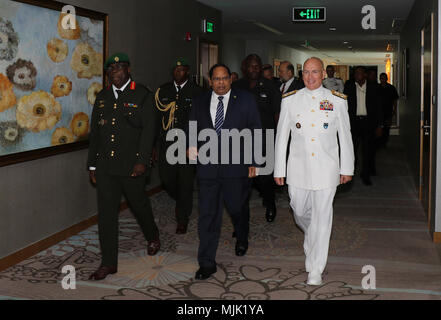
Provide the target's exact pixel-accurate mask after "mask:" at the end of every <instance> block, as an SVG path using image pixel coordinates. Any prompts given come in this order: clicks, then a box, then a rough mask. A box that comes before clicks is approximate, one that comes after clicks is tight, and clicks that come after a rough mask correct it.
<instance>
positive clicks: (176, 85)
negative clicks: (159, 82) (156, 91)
mask: <svg viewBox="0 0 441 320" xmlns="http://www.w3.org/2000/svg"><path fill="white" fill-rule="evenodd" d="M173 82H174V84H175V89H176V92H178V86H180V87H181V90H182V89H183V88H184V87H185V85H186V84H187V82H188V80H187V81H185V82H184V83H183V84H181V85H179V84H177V83H176V81H173Z"/></svg>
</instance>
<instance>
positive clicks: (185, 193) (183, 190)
mask: <svg viewBox="0 0 441 320" xmlns="http://www.w3.org/2000/svg"><path fill="white" fill-rule="evenodd" d="M189 75H190V67H189V65H188V63H187V61H186V60H185V59H178V60H177V61H176V63H175V65H174V67H173V81H172V82H169V83H166V84H164V85H162V86H161V87H160V88H159V89H158V90H157V91H156V95H155V102H156V109H157V114H158V120H159V134H158V136H159V137H158V160H159V176H160V178H161V181H162V185H163V187H164V189H165V190H166V191H167V193H168V194H169V195H170V196H171V197H172V198H173V199H174V200H175V201H176V209H175V215H176V220H177V228H176V233H177V234H185V233H186V232H187V225H188V221H189V217H190V215H191V211H192V208H193V184H194V175H195V167H194V165H190V164H174V165H171V164H169V163H168V161H167V158H166V153H167V148H168V147H169V146H170V145H172V144H173V143H174V142H173V141H167V140H166V136H167V134H168V133H169V132H170V131H172V130H173V129H182V130H185V129H186V127H187V126H188V115H189V113H190V110H191V105H192V98H193V97H195V96H197V95H200V94H201V93H202V89H201V88H200V87H199V86H197V85H196V84H194V83H192V82H191V81H190V80H189Z"/></svg>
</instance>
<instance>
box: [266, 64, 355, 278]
mask: <svg viewBox="0 0 441 320" xmlns="http://www.w3.org/2000/svg"><path fill="white" fill-rule="evenodd" d="M324 77H325V71H324V65H323V62H322V61H321V60H320V59H318V58H315V57H314V58H310V59H308V60H307V61H306V62H305V64H304V67H303V81H304V82H305V86H306V88H304V89H301V90H299V91H294V92H291V93H287V94H286V95H284V98H283V100H282V106H281V113H280V120H279V124H278V127H277V138H276V149H275V150H276V153H275V170H274V177H275V181H276V183H277V184H278V185H280V186H282V185H284V184H285V178H286V183H287V184H288V190H289V196H290V199H291V207H292V209H293V211H294V218H295V220H296V223H297V224H298V225H299V226H300V227H301V229H302V230H303V231H304V233H305V242H304V250H305V255H306V261H305V266H306V271H307V272H308V280H307V283H308V284H309V285H320V284H321V283H322V276H321V275H322V273H323V271H324V269H325V266H326V262H327V259H328V251H329V241H330V237H331V230H332V215H333V211H332V204H333V200H334V196H335V193H336V190H337V186H338V185H340V184H345V183H348V182H349V181H351V180H352V176H353V175H354V148H353V145H352V137H351V128H350V123H349V114H348V104H347V101H346V96H345V95H343V94H341V93H339V92H337V91H330V90H328V89H326V88H324V87H323V86H322V82H323V79H324ZM290 133H291V135H292V140H291V145H290V151H289V158H288V164H287V161H286V152H287V144H288V139H289V136H290ZM337 134H338V136H337ZM339 146H340V150H339ZM339 151H340V156H339Z"/></svg>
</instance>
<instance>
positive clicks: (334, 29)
mask: <svg viewBox="0 0 441 320" xmlns="http://www.w3.org/2000/svg"><path fill="white" fill-rule="evenodd" d="M329 31H337V28H335V27H331V28H329Z"/></svg>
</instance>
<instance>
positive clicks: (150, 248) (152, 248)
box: [147, 239, 161, 256]
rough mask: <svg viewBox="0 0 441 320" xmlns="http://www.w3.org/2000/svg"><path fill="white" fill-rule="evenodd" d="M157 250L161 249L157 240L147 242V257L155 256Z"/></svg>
mask: <svg viewBox="0 0 441 320" xmlns="http://www.w3.org/2000/svg"><path fill="white" fill-rule="evenodd" d="M159 249H161V242H159V239H156V240H151V241H148V242H147V254H148V255H149V256H154V255H155V254H157V253H158V251H159Z"/></svg>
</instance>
